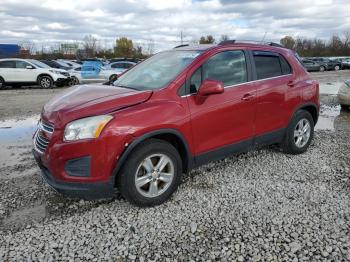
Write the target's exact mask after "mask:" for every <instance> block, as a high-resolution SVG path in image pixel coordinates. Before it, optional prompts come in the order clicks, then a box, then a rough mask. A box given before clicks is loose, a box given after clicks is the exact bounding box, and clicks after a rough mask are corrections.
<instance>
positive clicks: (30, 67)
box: [26, 65, 34, 69]
mask: <svg viewBox="0 0 350 262" xmlns="http://www.w3.org/2000/svg"><path fill="white" fill-rule="evenodd" d="M26 69H34V67H33V66H31V65H27V66H26Z"/></svg>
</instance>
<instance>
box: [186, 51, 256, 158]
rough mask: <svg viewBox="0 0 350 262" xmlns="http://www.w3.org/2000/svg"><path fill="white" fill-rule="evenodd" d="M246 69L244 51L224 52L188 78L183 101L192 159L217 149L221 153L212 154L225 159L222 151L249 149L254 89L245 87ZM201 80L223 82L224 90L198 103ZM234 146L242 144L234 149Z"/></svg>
mask: <svg viewBox="0 0 350 262" xmlns="http://www.w3.org/2000/svg"><path fill="white" fill-rule="evenodd" d="M248 67H249V66H248V63H247V59H246V54H245V52H244V51H242V50H232V51H224V52H219V53H217V54H214V55H213V56H211V57H210V58H209V59H208V60H207V61H206V62H204V63H203V64H202V65H201V66H200V67H199V68H197V69H196V71H194V72H193V73H192V74H191V75H190V76H188V80H187V86H189V87H190V93H191V94H190V95H188V96H187V99H188V103H189V108H190V112H191V124H192V132H193V140H194V146H195V154H196V155H201V154H202V155H203V154H204V153H209V152H210V151H214V150H216V149H219V148H221V149H222V150H221V151H216V152H217V153H218V154H222V155H226V151H227V152H230V151H231V152H234V151H239V150H240V149H239V148H236V147H239V146H241V148H245V147H248V146H250V145H251V140H250V139H251V138H252V136H253V134H254V114H255V96H256V89H255V86H254V84H253V83H248V80H249V77H250V76H249V72H250V70H249V69H248ZM249 68H250V67H249ZM205 79H211V80H218V81H221V82H223V84H224V87H225V90H224V93H222V94H215V95H210V96H208V97H206V98H205V100H204V101H203V102H198V100H197V99H196V93H197V91H198V89H199V87H200V85H201V83H202V81H203V80H205ZM242 141H243V142H242ZM238 142H242V144H240V145H238ZM223 147H224V148H223ZM237 149H238V150H237ZM213 157H214V158H215V156H211V157H210V158H211V159H213ZM219 157H220V156H218V158H219Z"/></svg>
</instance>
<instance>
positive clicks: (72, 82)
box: [68, 76, 79, 86]
mask: <svg viewBox="0 0 350 262" xmlns="http://www.w3.org/2000/svg"><path fill="white" fill-rule="evenodd" d="M68 85H69V86H75V85H79V79H78V78H77V77H75V76H72V77H71V79H70V81H69V84H68Z"/></svg>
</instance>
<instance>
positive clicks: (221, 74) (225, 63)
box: [190, 50, 248, 93]
mask: <svg viewBox="0 0 350 262" xmlns="http://www.w3.org/2000/svg"><path fill="white" fill-rule="evenodd" d="M205 79H210V80H217V81H221V82H223V84H224V86H225V87H227V86H232V85H237V84H240V83H245V82H247V80H248V74H247V65H246V59H245V55H244V53H243V51H241V50H235V51H225V52H221V53H218V54H216V55H214V56H212V57H211V58H209V59H208V60H207V61H206V62H205V63H204V64H203V65H202V66H201V67H199V68H198V69H197V70H196V71H195V72H194V73H193V74H192V76H191V78H190V93H195V92H197V91H198V89H199V86H200V85H201V83H202V81H203V80H205Z"/></svg>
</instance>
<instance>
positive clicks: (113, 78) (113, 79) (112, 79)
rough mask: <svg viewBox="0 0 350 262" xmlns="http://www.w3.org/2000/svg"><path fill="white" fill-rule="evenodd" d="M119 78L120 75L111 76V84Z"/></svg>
mask: <svg viewBox="0 0 350 262" xmlns="http://www.w3.org/2000/svg"><path fill="white" fill-rule="evenodd" d="M117 78H118V75H111V76H110V77H109V81H110V82H112V81H115V80H117Z"/></svg>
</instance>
